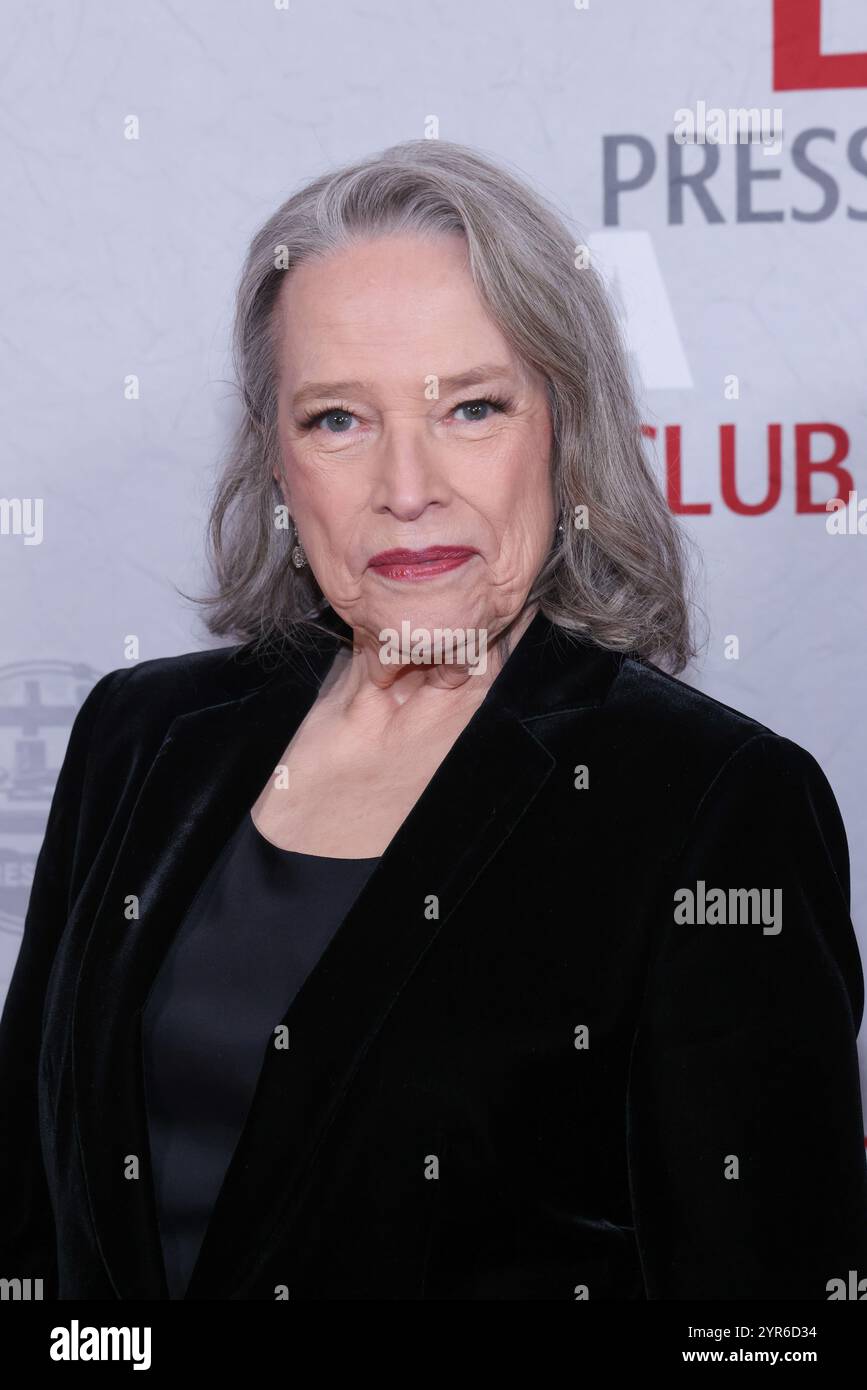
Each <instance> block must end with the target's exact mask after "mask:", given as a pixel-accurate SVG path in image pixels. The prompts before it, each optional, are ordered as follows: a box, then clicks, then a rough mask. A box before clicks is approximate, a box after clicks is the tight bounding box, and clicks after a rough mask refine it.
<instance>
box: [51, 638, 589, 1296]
mask: <svg viewBox="0 0 867 1390" xmlns="http://www.w3.org/2000/svg"><path fill="white" fill-rule="evenodd" d="M557 637H558V634H557V633H556V632H553V631H552V628H551V624H550V623H549V622H548V620H547V619H545V618H544V617H543V616H542V615H541V614H539V615H537V616H536V618H534V620H533V622H532V623H531V624H530V626H529V627H528V629H527V631H526V632H525V633H524V634H523V637H522V638H521V640H520V642H519V643H518V645H517V646H516V648H515V649H514V651H513V652H512V654H511V656H510V657H509V659H508V661H507V662H506V664H505V665H504V666H503V668H502V669H501V670H500V672H499V673H498V675H497V677H496V679H495V681H494V682H493V683H492V685H491V688H490V690H489V691H488V693H487V695H486V697H485V700H484V701H483V703H482V704H481V705H480V707H479V708H478V709H477V710H476V712H475V714H474V715H473V717H472V719H471V720H470V722H469V724H468V725H467V726H466V727H465V729H464V730H463V731H462V733H461V735H460V736H459V738H458V739H457V741H456V742H455V743H454V744H453V745H452V747H451V749H450V750H449V753H448V754H447V756H446V758H445V759H444V760H443V762H442V763H441V764H440V766H439V768H438V769H437V772H436V773H435V775H434V777H433V778H432V779H431V781H430V782H429V784H428V785H427V787H426V788H425V790H424V792H423V793H422V795H421V797H420V798H419V800H418V801H417V802H416V804H415V806H414V807H413V808H412V810H411V812H410V814H409V815H408V816H407V818H406V820H405V821H404V822H403V824H402V825H401V827H400V828H399V830H398V831H397V833H396V835H395V836H394V838H393V839H392V841H391V843H390V844H389V845H388V847H387V849H386V851H385V853H384V855H383V856H382V858H381V859H380V862H379V864H378V865H377V867H376V869H375V870H374V873H373V874H372V875H371V877H370V878H369V879H368V880H367V882H366V884H365V886H364V888H363V890H362V892H361V894H360V895H359V897H358V898H357V899H356V901H355V903H354V904H353V906H352V908H351V909H350V911H349V913H348V914H347V916H346V918H345V920H344V921H343V923H342V925H341V926H340V928H339V930H338V931H337V933H336V935H335V936H334V937H333V938H332V940H331V942H330V944H329V946H328V948H327V950H326V951H325V953H324V954H323V956H322V957H321V959H320V961H319V962H318V964H317V966H316V967H315V968H314V970H313V971H312V972H311V974H310V975H309V976H308V978H307V979H306V981H305V982H304V984H303V986H302V988H301V989H300V991H299V992H298V994H297V995H296V996H295V999H294V1000H293V1002H292V1004H291V1006H290V1007H289V1009H288V1010H287V1012H286V1014H285V1016H284V1018H283V1019H282V1022H283V1023H284V1024H285V1025H286V1028H287V1029H288V1037H289V1045H288V1048H286V1049H279V1050H278V1049H277V1048H275V1047H273V1046H269V1047H268V1048H267V1049H266V1054H265V1058H264V1064H263V1068H262V1072H261V1076H260V1079H259V1084H258V1086H257V1089H256V1093H255V1096H254V1098H253V1103H252V1105H251V1109H250V1112H249V1114H248V1117H247V1121H246V1124H245V1126H244V1129H243V1131H242V1134H241V1137H240V1139H239V1142H238V1145H237V1148H236V1150H235V1152H234V1155H233V1158H232V1161H231V1164H230V1166H229V1169H228V1171H227V1174H226V1177H225V1181H224V1183H223V1186H222V1188H221V1190H220V1193H219V1196H218V1199H217V1202H216V1205H215V1207H214V1209H213V1212H212V1215H211V1220H210V1224H209V1226H208V1229H207V1232H206V1235H205V1238H204V1241H203V1244H202V1247H201V1250H200V1253H199V1258H198V1260H197V1263H196V1266H195V1268H194V1270H193V1274H192V1279H191V1282H190V1285H189V1288H188V1291H187V1295H186V1296H187V1298H191V1299H196V1298H201V1299H212V1298H226V1297H230V1296H243V1290H244V1287H245V1285H246V1284H247V1283H248V1282H249V1281H250V1280H251V1279H254V1278H255V1275H256V1271H257V1268H258V1266H259V1265H260V1264H261V1262H262V1260H263V1259H264V1258H265V1255H266V1253H267V1250H268V1248H269V1245H270V1244H272V1243H273V1241H274V1240H275V1239H276V1238H278V1236H279V1232H280V1230H281V1229H285V1228H286V1226H287V1224H288V1223H289V1222H290V1221H291V1219H292V1214H293V1211H294V1209H295V1206H296V1205H297V1203H298V1202H299V1201H300V1200H302V1197H301V1194H303V1190H304V1182H303V1178H304V1174H305V1171H306V1170H307V1168H308V1167H309V1165H310V1164H311V1162H312V1161H313V1159H314V1157H315V1153H316V1150H317V1147H318V1144H319V1142H320V1140H321V1138H322V1136H323V1134H324V1131H325V1129H326V1127H327V1125H328V1123H329V1121H330V1119H331V1117H332V1115H333V1114H334V1112H335V1110H336V1109H337V1107H339V1105H340V1104H341V1100H342V1097H343V1096H344V1094H345V1093H346V1090H347V1088H348V1086H349V1084H350V1082H351V1080H352V1077H353V1075H354V1073H355V1071H356V1070H357V1068H358V1067H359V1065H360V1064H361V1063H362V1061H363V1058H364V1054H365V1051H366V1049H367V1047H368V1046H369V1044H370V1042H371V1040H372V1039H373V1038H374V1036H375V1035H376V1032H377V1030H378V1029H379V1028H380V1027H381V1026H382V1023H383V1021H384V1019H385V1018H386V1016H387V1014H388V1012H389V1009H390V1007H391V1005H392V1002H393V1001H394V999H395V998H396V996H397V994H398V993H399V992H400V990H401V989H402V987H403V986H404V984H405V983H406V982H407V980H408V979H409V977H410V976H411V975H412V972H413V971H414V970H415V968H416V966H417V965H418V964H419V961H420V960H421V959H422V957H423V956H424V954H425V952H426V951H427V950H428V949H429V948H430V946H431V945H432V943H433V942H434V940H435V939H436V937H437V935H438V933H439V932H440V931H441V930H442V927H443V926H444V925H445V923H446V922H447V921H448V920H449V918H450V916H451V915H452V913H453V912H454V911H455V908H456V907H457V905H458V903H459V902H460V901H461V899H462V898H463V897H464V895H465V894H466V893H467V892H468V890H469V889H470V887H471V886H472V884H473V883H474V881H475V880H476V878H477V877H478V876H479V874H480V873H482V872H483V870H484V868H485V866H486V865H487V863H488V862H489V860H490V859H491V858H492V857H493V855H494V854H495V853H496V851H497V850H498V849H499V848H500V846H501V845H502V844H503V842H504V841H505V840H506V839H507V837H508V836H509V835H510V834H511V833H512V831H513V830H514V828H515V826H516V824H517V823H518V821H519V820H520V818H521V816H522V815H524V813H525V812H526V811H527V809H528V807H529V806H530V804H531V803H532V801H533V798H534V797H535V796H536V795H537V794H538V792H539V790H540V789H541V787H542V786H543V784H544V782H545V780H546V779H547V777H548V776H549V775H550V773H551V770H552V768H553V767H554V765H555V760H554V758H553V757H552V755H551V754H550V753H549V752H548V751H547V750H546V748H545V747H544V745H543V743H542V742H541V741H539V740H537V738H535V737H534V736H533V734H531V732H530V731H529V729H528V728H527V727H526V725H525V722H524V720H525V719H526V718H528V717H530V716H532V715H538V714H540V713H546V712H549V711H550V710H552V709H556V708H557V705H558V703H559V704H560V705H562V704H563V703H568V702H571V703H572V704H573V705H574V703H575V701H576V698H577V699H578V702H579V703H580V696H581V690H580V689H577V690H576V680H575V672H576V658H575V654H574V649H572V652H571V656H570V655H569V654H568V653H566V654H565V656H564V648H563V647H562V646H558V644H557V642H556V641H552V638H554V639H556V638H557ZM336 646H337V639H336V638H335V639H334V641H333V642H331V641H327V640H326V641H325V642H323V643H322V644H321V645H320V649H319V655H318V657H317V658H316V660H315V661H314V663H313V664H312V666H311V674H312V676H313V679H312V680H311V681H307V682H302V681H299V680H298V679H297V678H295V677H294V676H292V675H291V674H284V675H283V676H281V677H280V678H279V679H277V680H276V681H273V682H272V683H271V684H270V685H269V686H267V687H266V688H265V689H263V690H260V691H257V692H254V693H253V694H251V695H247V696H245V697H243V698H241V699H240V700H234V701H230V702H227V703H225V704H222V705H217V706H211V707H209V708H207V709H203V710H200V711H197V712H195V713H192V714H185V715H181V716H180V717H179V718H178V719H176V720H175V722H174V723H173V724H172V726H171V729H170V731H169V734H168V736H167V738H166V740H165V742H164V743H163V746H162V748H161V750H160V753H159V755H158V757H157V759H156V761H155V763H154V764H153V766H152V767H151V769H150V772H149V774H148V776H147V778H146V780H145V783H144V785H143V786H142V789H141V792H140V795H139V799H138V801H137V803H136V807H135V810H134V812H133V815H132V817H131V820H130V823H129V826H128V829H127V833H126V835H125V838H124V841H123V844H122V846H121V850H120V852H119V855H118V858H117V861H116V863H115V866H114V869H113V871H112V874H111V876H110V879H109V882H108V885H107V888H106V892H105V895H104V898H103V901H102V904H101V907H100V910H99V913H98V915H97V917H96V919H95V922H94V926H93V929H92V932H91V935H90V938H89V940H88V944H87V948H86V950H85V954H84V960H83V963H82V968H81V973H80V977H79V985H78V990H77V995H76V1002H75V1007H74V1018H73V1028H74V1040H75V1042H74V1065H75V1077H76V1098H77V1106H78V1120H79V1127H80V1134H81V1147H82V1157H83V1163H84V1169H85V1175H86V1180H87V1186H88V1191H89V1194H90V1199H91V1204H92V1211H93V1215H94V1221H95V1224H96V1228H97V1234H98V1238H99V1241H100V1246H101V1250H102V1253H103V1257H104V1259H105V1261H106V1265H107V1267H108V1269H109V1272H110V1274H111V1277H112V1280H113V1283H114V1286H115V1288H116V1290H117V1293H118V1296H119V1297H121V1298H153V1297H167V1296H168V1295H167V1288H166V1283H165V1273H164V1269H163V1263H162V1251H161V1245H160V1238H159V1229H158V1225H157V1216H156V1208H155V1200H154V1192H153V1184H152V1182H151V1179H150V1171H149V1166H150V1165H149V1147H148V1142H147V1123H146V1110H145V1098H144V1084H143V1070H142V1064H141V1035H140V1027H141V1017H140V1012H141V1009H142V1008H143V1005H144V1002H145V1000H146V998H147V994H148V991H149V989H150V986H151V984H152V982H153V980H154V978H155V975H156V972H157V970H158V969H159V966H160V963H161V961H162V959H163V957H164V956H165V953H166V951H167V949H168V946H169V944H170V942H171V939H172V936H173V934H174V932H175V931H176V929H177V928H178V926H179V925H180V922H181V920H182V918H183V914H184V911H185V910H186V908H187V907H188V906H189V904H190V902H191V901H192V898H193V896H194V894H195V892H196V890H197V888H198V886H199V884H200V883H201V881H202V879H203V877H204V875H205V874H206V873H207V871H208V869H209V867H210V866H211V864H212V863H213V861H214V859H215V858H216V855H217V854H218V853H219V851H220V849H221V848H222V846H223V845H224V843H225V842H226V840H227V838H228V836H229V835H230V834H231V832H232V830H233V829H234V828H235V826H236V825H237V823H238V819H239V817H240V816H241V815H242V814H243V813H244V811H245V810H246V809H249V807H251V806H252V804H253V803H254V801H255V800H256V798H257V797H258V795H259V793H260V791H261V789H262V787H263V786H264V785H265V782H266V780H267V778H268V776H269V775H270V773H271V772H272V770H273V768H274V766H275V765H276V763H277V762H278V761H279V758H280V755H281V753H282V752H283V750H284V748H285V747H286V744H287V743H288V742H289V739H290V738H291V737H292V734H293V733H294V731H295V729H296V728H297V727H298V725H299V724H300V723H301V721H302V719H303V718H304V715H305V714H306V712H307V710H308V709H309V708H310V706H311V704H312V703H313V700H314V699H315V696H316V693H317V690H318V688H319V685H320V684H321V681H322V680H323V678H324V676H325V674H326V672H327V669H328V666H329V665H330V661H331V658H332V656H333V654H334V651H335V650H336ZM606 660H609V658H607V657H606ZM598 666H599V662H598V660H597V661H596V662H595V663H594V659H593V658H592V657H591V656H589V655H588V656H587V657H586V658H585V662H584V667H583V670H584V672H585V675H586V676H587V678H588V679H587V680H586V682H585V684H586V687H587V688H586V690H585V692H584V694H585V695H587V696H588V698H589V697H590V695H591V690H590V686H591V684H592V682H591V680H590V674H591V671H592V670H596V669H597V668H598ZM131 894H135V895H137V896H138V897H139V919H138V921H127V920H126V918H125V916H124V903H125V899H126V898H127V897H128V895H131ZM430 895H436V898H437V899H438V902H439V917H438V919H437V920H430V919H429V917H427V916H426V915H425V907H426V904H427V902H428V901H429V899H430ZM277 1022H278V1020H275V1024H276V1023H277ZM129 1156H136V1157H138V1158H139V1160H140V1171H139V1176H138V1178H137V1179H131V1178H129V1177H127V1176H126V1172H125V1164H128V1162H129Z"/></svg>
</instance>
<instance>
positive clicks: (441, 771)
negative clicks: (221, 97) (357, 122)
mask: <svg viewBox="0 0 867 1390" xmlns="http://www.w3.org/2000/svg"><path fill="white" fill-rule="evenodd" d="M236 346H237V363H238V371H239V377H240V385H241V389H242V394H243V402H244V417H243V421H242V424H241V426H240V428H239V432H238V435H237V438H236V440H235V442H234V446H233V451H232V455H231V458H230V460H229V465H228V469H227V472H226V476H225V478H224V480H223V481H222V484H221V487H220V490H219V493H218V496H217V499H216V502H215V507H214V513H213V518H212V529H211V538H212V543H213V555H214V560H215V570H216V575H217V581H218V582H217V586H216V591H215V592H214V594H212V595H211V596H210V597H209V599H208V601H209V602H211V603H212V610H211V613H210V618H209V621H210V626H211V630H212V631H213V632H214V633H215V634H222V635H229V634H232V635H234V637H235V639H236V643H237V644H236V645H235V646H232V647H231V648H229V649H228V650H227V649H226V648H222V649H217V650H211V651H203V652H196V653H191V654H189V655H186V656H181V657H173V658H168V659H163V660H156V661H146V662H143V663H141V664H140V665H138V666H137V667H134V668H131V669H128V670H122V671H114V672H111V673H110V674H109V675H107V676H106V677H104V678H103V679H102V680H100V681H99V682H98V683H97V685H96V686H95V688H94V689H93V691H92V692H91V694H90V695H89V697H88V698H87V699H86V701H85V703H84V705H83V707H82V709H81V711H80V712H79V715H78V718H77V719H76V722H75V726H74V729H73V733H72V737H71V741H70V745H69V750H68V753H67V757H66V760H65V762H64V765H63V768H62V771H61V774H60V778H59V782H58V786H57V789H56V792H55V797H54V802H53V805H52V810H51V814H50V819H49V823H48V827H47V831H46V836H45V841H44V845H43V848H42V851H41V854H40V857H39V861H38V865H37V871H36V878H35V883H34V886H33V892H32V897H31V903H30V908H29V913H28V918H27V922H26V927H25V934H24V941H23V945H22V948H21V954H20V958H19V961H18V964H17V968H16V971H15V976H14V979H13V982H12V986H11V990H10V993H9V998H8V1002H7V1005H6V1010H5V1013H4V1017H3V1023H2V1076H3V1105H4V1111H5V1113H4V1117H3V1118H4V1124H3V1151H2V1171H0V1191H2V1193H3V1195H4V1200H5V1203H6V1215H5V1220H4V1235H3V1252H2V1253H3V1261H2V1265H3V1273H4V1274H5V1275H6V1276H9V1277H11V1276H16V1277H21V1278H25V1277H31V1278H41V1279H43V1281H44V1288H45V1293H46V1296H51V1297H59V1298H63V1299H69V1298H92V1299H111V1298H122V1299H132V1298H148V1299H151V1298H167V1297H172V1298H187V1299H215V1298H230V1299H281V1298H287V1297H288V1298H295V1299H332V1298H353V1299H355V1298H357V1299H369V1298H410V1299H415V1298H426V1299H478V1298H514V1299H532V1298H566V1299H585V1298H591V1299H678V1298H715V1297H722V1298H730V1299H738V1298H758V1297H774V1298H808V1299H824V1298H827V1297H828V1296H829V1295H828V1289H829V1287H830V1284H829V1281H831V1280H833V1279H835V1278H843V1279H844V1280H845V1279H846V1278H847V1272H848V1271H849V1270H852V1269H856V1270H860V1271H862V1272H865V1271H867V1236H865V1223H867V1174H865V1160H864V1151H863V1142H862V1134H863V1130H862V1117H861V1105H860V1098H859V1078H858V1062H857V1054H856V1034H857V1030H858V1027H859V1024H860V1020H861V1013H862V1005H863V980H862V973H861V965H860V961H859V956H858V951H857V946H856V941H855V937H854V933H853V930H852V924H851V921H850V919H849V910H848V891H849V886H848V859H847V844H846V837H845V832H844V828H843V825H842V823H841V819H840V815H839V812H838V808H837V805H836V802H835V800H834V796H833V794H832V792H831V790H830V787H829V785H828V783H827V781H826V779H825V777H824V776H823V774H822V772H821V771H820V769H819V767H818V766H817V764H816V763H815V761H814V760H813V759H812V757H811V756H810V755H809V754H808V753H806V752H805V751H804V750H802V749H801V748H799V747H798V746H797V745H796V744H794V743H792V742H790V741H789V740H787V739H785V738H783V737H780V736H778V735H777V734H775V733H773V732H772V731H771V730H769V729H768V728H766V727H765V726H763V725H761V724H759V723H758V722H756V721H755V720H753V719H751V718H749V717H748V716H746V715H744V714H740V713H738V712H737V711H735V710H733V709H730V708H728V707H727V706H724V705H721V704H719V703H717V702H716V701H714V700H712V699H710V698H709V697H708V696H706V695H703V694H701V693H699V692H697V691H695V690H693V689H691V688H689V687H688V686H687V685H685V684H684V683H682V682H681V681H679V680H678V679H677V678H676V673H677V672H678V671H681V670H682V669H683V667H684V665H685V663H686V661H687V660H688V658H689V656H690V655H691V653H692V646H691V639H690V633H689V623H688V605H687V598H686V596H685V593H684V574H685V568H684V560H683V552H682V542H681V539H680V537H679V534H678V532H677V531H676V529H675V525H674V522H673V520H672V518H671V516H670V514H669V512H668V510H667V508H666V506H665V504H664V502H663V500H662V498H661V496H660V494H659V492H658V490H657V487H656V484H655V482H654V481H653V478H652V475H651V474H650V472H649V470H648V468H647V466H646V463H645V461H644V458H643V455H642V448H641V438H640V428H639V416H638V411H637V406H636V402H635V398H634V394H633V390H632V386H631V383H630V380H629V374H628V371H627V367H626V364H625V358H624V353H623V350H622V347H621V345H620V343H619V341H618V337H617V330H616V327H615V323H614V320H613V318H612V315H611V312H610V309H609V307H608V305H607V302H606V299H605V295H604V293H603V290H602V288H601V286H600V283H599V280H598V278H597V275H596V273H595V271H594V270H593V269H592V268H583V269H582V268H579V266H577V265H576V263H575V256H574V245H573V242H572V239H571V238H570V236H569V234H568V232H567V230H566V229H565V227H564V226H563V224H562V223H561V222H560V221H559V219H558V217H557V215H556V214H555V212H554V211H553V210H552V209H551V208H549V207H548V206H547V205H545V204H543V203H542V202H541V201H540V200H539V199H538V198H536V197H535V196H534V195H533V193H532V192H531V191H530V190H529V189H528V188H526V187H524V186H523V184H522V183H520V182H519V181H517V180H516V179H514V178H513V177H512V176H511V175H510V174H508V173H507V172H506V171H505V170H503V169H501V168H498V167H496V166H495V165H493V164H491V163H489V162H488V161H487V160H486V159H483V158H482V157H480V156H479V155H477V154H475V153H473V152H471V151H469V150H467V149H463V148H461V147H460V146H456V145H450V144H446V143H444V142H425V141H420V142H410V143H408V144H405V145H401V146H398V147H396V148H394V149H392V150H388V151H387V152H385V154H383V155H382V156H380V157H376V158H372V159H369V160H365V161H363V162H362V163H359V164H356V165H353V166H351V167H348V168H345V169H343V170H340V171H338V172H336V173H333V174H329V175H327V176H325V177H322V178H320V179H319V180H318V181H316V182H315V183H313V184H311V185H310V186H308V187H306V188H304V189H302V190H301V191H300V192H299V193H297V194H296V195H295V196H294V197H292V198H290V199H289V201H288V202H287V203H286V204H285V205H284V206H283V207H281V208H280V209H279V211H278V212H277V213H276V214H275V215H274V216H273V217H272V218H271V219H270V221H269V222H268V223H267V224H266V225H265V226H264V227H263V228H262V230H261V231H260V233H259V234H258V236H257V237H256V238H255V239H254V241H253V244H252V247H251V250H250V253H249V258H248V261H247V265H246V268H245V271H244V275H243V279H242V281H241V285H240V290H239V295H238V313H237V325H236ZM438 643H439V645H437V644H438Z"/></svg>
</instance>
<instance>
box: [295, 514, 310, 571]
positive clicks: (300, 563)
mask: <svg viewBox="0 0 867 1390" xmlns="http://www.w3.org/2000/svg"><path fill="white" fill-rule="evenodd" d="M292 525H293V527H294V530H295V540H296V542H297V544H296V545H294V546H293V547H292V563H293V565H294V566H295V568H296V569H297V570H303V568H304V566H305V565H306V564H307V556H306V555H305V554H304V549H303V546H302V545H301V537H300V536H299V534H298V527H297V526H295V523H294V521H293V523H292Z"/></svg>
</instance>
